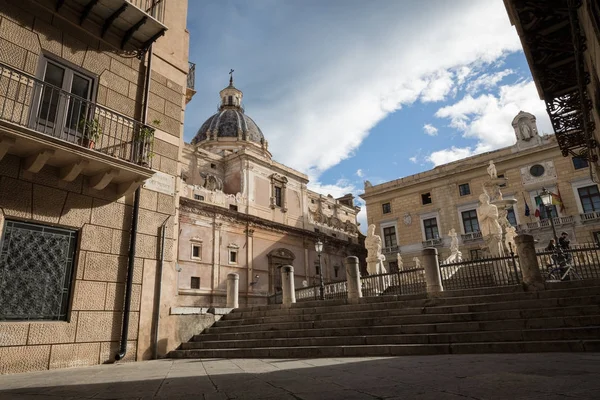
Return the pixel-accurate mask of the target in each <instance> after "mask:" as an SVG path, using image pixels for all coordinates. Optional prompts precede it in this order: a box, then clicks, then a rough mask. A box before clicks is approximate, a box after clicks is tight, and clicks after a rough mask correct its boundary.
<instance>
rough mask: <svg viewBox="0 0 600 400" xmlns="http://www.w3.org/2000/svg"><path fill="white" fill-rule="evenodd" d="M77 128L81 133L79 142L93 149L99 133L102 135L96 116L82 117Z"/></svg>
mask: <svg viewBox="0 0 600 400" xmlns="http://www.w3.org/2000/svg"><path fill="white" fill-rule="evenodd" d="M79 129H80V130H81V131H82V134H83V136H82V137H81V139H80V141H79V144H81V145H82V146H83V147H87V148H88V149H93V148H94V146H95V145H96V142H97V141H98V139H100V135H102V126H100V122H99V121H98V118H94V119H86V118H82V119H81V120H80V121H79Z"/></svg>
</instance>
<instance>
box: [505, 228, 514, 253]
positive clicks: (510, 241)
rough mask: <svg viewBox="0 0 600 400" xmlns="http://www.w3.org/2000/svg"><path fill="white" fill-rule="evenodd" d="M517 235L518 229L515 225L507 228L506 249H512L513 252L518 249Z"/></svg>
mask: <svg viewBox="0 0 600 400" xmlns="http://www.w3.org/2000/svg"><path fill="white" fill-rule="evenodd" d="M515 236H517V230H516V229H515V227H514V226H509V227H508V228H506V233H505V234H504V244H505V245H506V250H508V251H511V250H512V251H513V252H516V251H517V245H516V243H515Z"/></svg>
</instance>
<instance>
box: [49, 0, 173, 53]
mask: <svg viewBox="0 0 600 400" xmlns="http://www.w3.org/2000/svg"><path fill="white" fill-rule="evenodd" d="M38 1H39V2H40V4H42V5H43V6H45V7H46V8H48V10H49V11H51V12H53V13H56V14H58V15H60V16H61V17H63V18H65V19H68V20H70V21H71V22H74V23H76V24H78V25H80V26H81V27H82V28H83V29H85V30H86V31H88V32H90V33H92V34H93V35H96V36H98V37H100V38H101V39H103V40H105V41H107V42H109V43H111V44H113V45H114V46H115V47H117V48H120V49H123V50H133V51H135V52H137V53H138V54H139V55H141V54H143V53H144V52H145V51H146V50H147V49H148V47H149V46H150V45H151V44H152V43H153V42H154V41H156V40H157V39H158V38H159V37H161V36H162V35H163V34H164V33H165V32H166V30H167V27H166V26H165V25H164V24H163V20H164V15H165V0H38Z"/></svg>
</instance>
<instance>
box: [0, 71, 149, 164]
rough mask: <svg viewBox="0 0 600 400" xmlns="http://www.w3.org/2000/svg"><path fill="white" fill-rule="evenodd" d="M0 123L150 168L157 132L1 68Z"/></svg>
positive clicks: (91, 103) (89, 102) (92, 103)
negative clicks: (9, 124) (155, 133)
mask: <svg viewBox="0 0 600 400" xmlns="http://www.w3.org/2000/svg"><path fill="white" fill-rule="evenodd" d="M0 121H6V122H10V123H13V124H16V125H19V126H21V127H25V128H28V129H31V130H33V131H36V132H39V133H41V134H44V135H47V136H51V137H53V138H56V139H60V140H63V141H66V142H69V143H72V144H76V145H78V146H80V147H82V148H86V149H91V150H94V151H97V152H100V153H104V154H108V155H110V156H113V157H115V158H118V159H121V160H124V161H128V162H131V163H135V164H138V165H142V166H146V167H150V162H151V159H152V156H153V153H152V144H153V142H154V128H152V127H150V126H148V125H144V124H142V123H141V122H139V121H136V120H135V119H133V118H129V117H126V116H124V115H122V114H119V113H117V112H114V111H112V110H109V109H108V108H105V107H102V106H99V105H98V104H96V103H94V102H92V101H90V100H88V99H85V98H83V97H79V96H77V95H75V94H73V93H70V92H67V91H65V90H63V89H61V88H58V87H56V86H53V85H50V84H48V83H46V82H43V81H41V80H39V79H36V78H33V77H31V76H29V75H26V74H24V73H22V72H19V71H17V70H15V69H13V68H11V67H8V66H6V65H4V64H0Z"/></svg>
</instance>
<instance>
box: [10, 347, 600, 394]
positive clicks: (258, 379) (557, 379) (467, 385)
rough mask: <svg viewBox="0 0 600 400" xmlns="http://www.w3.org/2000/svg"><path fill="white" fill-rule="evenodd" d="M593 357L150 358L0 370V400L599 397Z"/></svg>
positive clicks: (598, 363)
mask: <svg viewBox="0 0 600 400" xmlns="http://www.w3.org/2000/svg"><path fill="white" fill-rule="evenodd" d="M598 376H600V353H587V354H585V353H584V354H576V353H544V354H477V355H437V356H410V357H364V358H320V359H306V360H305V359H285V360H278V359H265V360H261V359H231V360H224V359H203V360H194V359H186V360H156V361H145V362H138V363H124V364H116V365H100V366H95V367H83V368H71V369H61V370H53V371H42V372H32V373H26V374H14V375H2V376H0V400H9V399H10V400H13V399H14V400H59V399H137V400H146V399H201V400H230V399H239V400H243V399H261V400H286V399H291V400H292V399H293V400H313V399H314V400H320V399H327V400H336V399H340V400H354V399H360V400H363V399H365V400H367V399H368V400H373V399H386V400H393V399H402V400H407V399H421V400H425V399H432V400H433V399H435V400H460V399H462V400H464V399H465V398H466V399H479V400H496V399H497V400H505V399H509V400H525V399H533V400H535V399H540V400H541V399H544V400H554V399H598V398H600V395H599V393H600V379H598Z"/></svg>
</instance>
